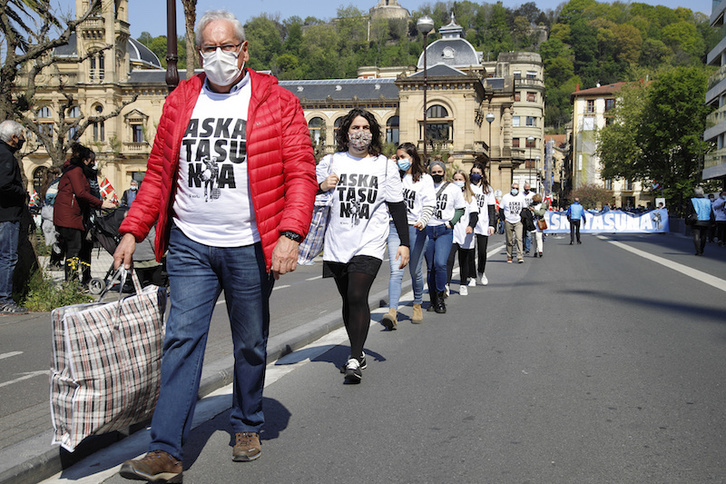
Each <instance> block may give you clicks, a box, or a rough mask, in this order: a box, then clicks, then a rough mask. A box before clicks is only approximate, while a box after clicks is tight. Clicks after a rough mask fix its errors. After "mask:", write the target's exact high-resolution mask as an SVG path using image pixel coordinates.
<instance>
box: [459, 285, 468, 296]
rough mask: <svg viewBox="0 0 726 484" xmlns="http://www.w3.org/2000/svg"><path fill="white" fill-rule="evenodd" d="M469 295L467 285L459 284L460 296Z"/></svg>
mask: <svg viewBox="0 0 726 484" xmlns="http://www.w3.org/2000/svg"><path fill="white" fill-rule="evenodd" d="M468 295H469V289H467V287H466V286H464V285H463V284H462V285H461V286H459V296H468Z"/></svg>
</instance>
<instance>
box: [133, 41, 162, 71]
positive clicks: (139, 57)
mask: <svg viewBox="0 0 726 484" xmlns="http://www.w3.org/2000/svg"><path fill="white" fill-rule="evenodd" d="M126 48H127V49H128V51H129V60H130V61H131V63H132V64H136V63H140V64H144V67H150V68H153V69H161V62H160V61H159V58H158V57H157V56H156V54H154V52H152V50H151V49H149V48H148V47H146V46H145V45H144V44H142V43H141V42H139V41H138V40H136V39H132V38H131V37H129V40H128V44H127V46H126Z"/></svg>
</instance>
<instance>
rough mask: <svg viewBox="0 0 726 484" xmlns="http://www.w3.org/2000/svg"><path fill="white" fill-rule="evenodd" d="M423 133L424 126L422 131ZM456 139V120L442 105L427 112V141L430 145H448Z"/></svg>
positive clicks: (436, 105)
mask: <svg viewBox="0 0 726 484" xmlns="http://www.w3.org/2000/svg"><path fill="white" fill-rule="evenodd" d="M421 132H423V126H422V131H421ZM453 139H454V120H453V119H450V118H449V111H447V110H446V108H445V107H444V106H441V105H440V104H435V105H433V106H431V107H429V108H428V109H427V110H426V140H427V141H428V142H429V143H447V142H450V141H452V140H453Z"/></svg>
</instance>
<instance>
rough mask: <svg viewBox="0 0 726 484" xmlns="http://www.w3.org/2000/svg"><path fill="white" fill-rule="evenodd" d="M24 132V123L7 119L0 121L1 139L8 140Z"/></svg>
mask: <svg viewBox="0 0 726 484" xmlns="http://www.w3.org/2000/svg"><path fill="white" fill-rule="evenodd" d="M21 134H23V125H22V124H20V123H18V122H17V121H13V120H11V119H7V120H5V121H3V122H2V123H0V141H4V142H6V143H7V142H8V141H10V140H11V139H13V136H20V135H21Z"/></svg>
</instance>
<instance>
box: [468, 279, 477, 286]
mask: <svg viewBox="0 0 726 484" xmlns="http://www.w3.org/2000/svg"><path fill="white" fill-rule="evenodd" d="M469 287H476V279H475V278H473V277H470V278H469Z"/></svg>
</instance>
